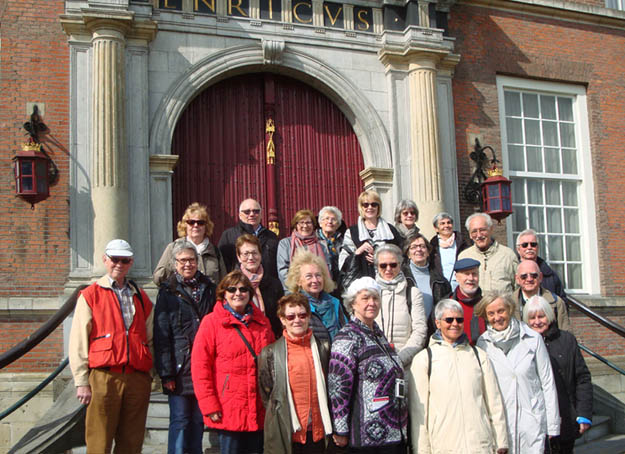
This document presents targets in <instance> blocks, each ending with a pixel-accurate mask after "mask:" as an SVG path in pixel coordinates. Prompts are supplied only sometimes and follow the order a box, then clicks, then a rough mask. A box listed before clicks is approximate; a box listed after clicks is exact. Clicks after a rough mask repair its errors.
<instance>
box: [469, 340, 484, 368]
mask: <svg viewBox="0 0 625 454" xmlns="http://www.w3.org/2000/svg"><path fill="white" fill-rule="evenodd" d="M471 349H472V350H473V353H475V357H476V358H477V364H478V365H479V366H480V372H482V373H484V371H483V370H482V362H481V361H480V355H479V353H478V352H477V348H475V345H471Z"/></svg>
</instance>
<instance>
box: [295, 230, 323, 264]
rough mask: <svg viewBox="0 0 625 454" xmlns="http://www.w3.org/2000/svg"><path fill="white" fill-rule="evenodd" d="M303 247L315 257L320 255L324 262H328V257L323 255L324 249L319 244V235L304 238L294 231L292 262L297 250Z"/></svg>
mask: <svg viewBox="0 0 625 454" xmlns="http://www.w3.org/2000/svg"><path fill="white" fill-rule="evenodd" d="M301 247H303V248H304V249H307V250H308V251H310V252H312V253H313V254H315V255H318V256H319V257H321V258H322V259H323V261H324V262H325V261H326V256H325V254H324V253H323V248H322V247H321V244H320V243H319V239H318V238H317V235H315V234H314V233H313V234H312V235H309V236H302V235H300V234H299V233H297V232H296V231H295V230H294V231H293V233H292V234H291V257H290V259H291V261H293V255H295V252H296V251H297V249H299V248H301Z"/></svg>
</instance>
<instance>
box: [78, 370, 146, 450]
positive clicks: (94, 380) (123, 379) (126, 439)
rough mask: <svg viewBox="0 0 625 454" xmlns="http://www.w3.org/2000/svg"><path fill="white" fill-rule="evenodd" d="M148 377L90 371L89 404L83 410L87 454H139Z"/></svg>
mask: <svg viewBox="0 0 625 454" xmlns="http://www.w3.org/2000/svg"><path fill="white" fill-rule="evenodd" d="M151 382H152V377H150V375H149V374H147V373H144V372H132V373H129V374H119V373H116V372H110V371H107V370H104V369H92V370H91V372H90V374H89V385H90V386H91V394H92V396H91V403H90V404H89V406H88V407H87V417H86V420H85V426H86V429H85V439H86V441H87V453H88V454H109V453H110V452H111V446H112V444H113V440H115V453H118V454H141V447H142V446H143V437H144V435H145V420H146V418H147V415H148V405H149V403H150V389H151Z"/></svg>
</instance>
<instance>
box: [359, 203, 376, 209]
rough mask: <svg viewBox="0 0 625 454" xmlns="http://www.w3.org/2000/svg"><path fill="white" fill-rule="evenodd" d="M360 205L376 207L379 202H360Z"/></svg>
mask: <svg viewBox="0 0 625 454" xmlns="http://www.w3.org/2000/svg"><path fill="white" fill-rule="evenodd" d="M361 205H362V207H363V208H369V207H371V208H377V207H379V206H380V204H379V203H378V202H371V203H369V202H362V203H361Z"/></svg>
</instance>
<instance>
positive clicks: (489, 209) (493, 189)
mask: <svg viewBox="0 0 625 454" xmlns="http://www.w3.org/2000/svg"><path fill="white" fill-rule="evenodd" d="M486 173H487V174H488V178H487V179H486V180H485V181H484V182H483V183H482V201H483V206H482V210H483V211H484V212H485V213H488V214H489V215H490V217H491V218H493V219H497V222H499V223H500V224H501V221H502V220H503V219H505V218H507V217H508V216H510V215H511V214H512V198H511V196H510V186H511V185H512V182H511V181H510V180H508V179H507V178H506V177H504V176H503V172H502V171H501V169H498V168H497V166H496V165H493V168H492V169H490V170H488V171H487V172H486Z"/></svg>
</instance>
